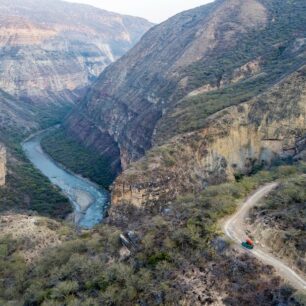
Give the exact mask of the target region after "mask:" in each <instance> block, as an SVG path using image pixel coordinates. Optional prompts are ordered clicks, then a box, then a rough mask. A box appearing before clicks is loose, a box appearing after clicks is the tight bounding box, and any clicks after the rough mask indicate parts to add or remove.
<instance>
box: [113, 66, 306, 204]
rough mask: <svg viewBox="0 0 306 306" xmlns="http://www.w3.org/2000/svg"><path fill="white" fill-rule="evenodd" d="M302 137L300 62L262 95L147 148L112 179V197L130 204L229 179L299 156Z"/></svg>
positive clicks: (305, 115)
mask: <svg viewBox="0 0 306 306" xmlns="http://www.w3.org/2000/svg"><path fill="white" fill-rule="evenodd" d="M305 139H306V66H304V67H303V68H301V69H300V70H299V71H297V72H295V73H293V74H292V75H290V76H289V77H287V78H286V79H285V80H283V81H282V82H280V83H279V84H277V85H275V86H274V87H273V88H272V89H271V90H269V91H268V92H267V93H265V94H262V95H260V96H258V97H256V98H254V99H252V100H250V101H248V102H246V103H243V104H241V105H238V106H233V107H230V108H227V109H225V110H223V111H220V112H219V113H216V114H215V115H213V116H211V117H210V118H208V120H207V123H206V127H205V128H203V129H201V130H199V131H197V132H193V133H187V134H184V135H180V136H178V137H175V138H173V139H171V140H170V142H169V143H167V144H166V145H164V146H161V147H156V148H154V149H152V150H151V151H150V152H149V153H148V154H147V156H146V157H144V158H143V159H141V160H140V161H139V162H136V163H134V164H132V165H131V167H130V168H129V169H128V170H126V171H125V172H123V174H122V175H120V176H119V177H118V178H117V180H116V182H115V184H114V187H113V193H112V195H113V197H112V201H113V203H114V204H120V203H131V204H133V205H136V206H142V205H148V204H150V203H153V204H154V203H159V204H161V203H163V202H167V201H171V200H173V199H175V198H176V197H177V196H178V195H180V194H184V193H187V192H197V191H200V190H201V189H203V188H205V186H207V185H208V184H215V183H220V182H224V181H226V180H233V179H234V176H235V174H240V173H244V174H245V173H248V172H249V171H251V170H252V168H253V167H254V166H255V165H262V164H264V165H267V164H270V163H271V162H272V161H273V160H274V159H276V158H294V157H295V156H299V154H300V152H302V151H303V150H305V143H306V142H305Z"/></svg>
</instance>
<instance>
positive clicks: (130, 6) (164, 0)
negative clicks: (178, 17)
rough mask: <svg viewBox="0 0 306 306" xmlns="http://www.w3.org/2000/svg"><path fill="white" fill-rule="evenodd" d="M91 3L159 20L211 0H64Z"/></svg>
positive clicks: (115, 10)
mask: <svg viewBox="0 0 306 306" xmlns="http://www.w3.org/2000/svg"><path fill="white" fill-rule="evenodd" d="M66 1H69V2H79V3H86V4H91V5H93V6H96V7H100V8H103V9H105V10H108V11H113V12H117V13H121V14H127V15H133V16H139V17H144V18H146V19H148V20H150V21H153V22H156V23H158V22H161V21H164V20H166V19H167V18H169V17H171V16H173V15H175V14H177V13H179V12H181V11H185V10H188V9H190V8H194V7H196V6H200V5H203V4H206V3H208V2H212V0H66Z"/></svg>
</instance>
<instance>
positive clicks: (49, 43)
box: [0, 0, 152, 104]
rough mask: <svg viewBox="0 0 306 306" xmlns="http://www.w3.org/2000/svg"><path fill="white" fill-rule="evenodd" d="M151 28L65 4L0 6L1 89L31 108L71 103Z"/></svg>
mask: <svg viewBox="0 0 306 306" xmlns="http://www.w3.org/2000/svg"><path fill="white" fill-rule="evenodd" d="M151 26H152V24H151V23H150V22H148V21H146V20H144V19H141V18H136V17H129V16H122V15H119V14H115V13H111V12H107V11H104V10H100V9H97V8H94V7H91V6H87V5H81V4H72V3H67V2H63V1H51V2H50V1H46V0H44V1H38V0H37V1H33V0H22V1H21V0H13V1H8V0H1V1H0V54H1V63H0V88H2V89H4V90H5V91H6V92H8V93H9V94H11V95H13V96H14V97H17V98H20V99H23V100H27V101H28V100H30V101H31V102H35V103H43V104H47V103H58V104H59V103H67V102H75V101H76V100H77V98H78V97H79V95H80V94H81V93H82V92H83V91H84V90H85V89H86V88H87V86H88V85H89V84H91V83H92V82H93V81H94V80H95V79H96V78H97V77H98V76H99V74H100V73H101V72H102V71H103V69H104V68H105V67H106V66H108V65H109V64H110V63H112V62H113V61H114V60H116V59H118V58H119V57H120V56H122V55H123V54H124V53H125V52H126V51H128V49H130V48H131V47H132V46H133V45H134V44H135V43H136V42H137V41H138V40H139V39H140V37H141V36H142V35H143V33H145V32H146V31H147V30H148V29H149V28H150V27H151Z"/></svg>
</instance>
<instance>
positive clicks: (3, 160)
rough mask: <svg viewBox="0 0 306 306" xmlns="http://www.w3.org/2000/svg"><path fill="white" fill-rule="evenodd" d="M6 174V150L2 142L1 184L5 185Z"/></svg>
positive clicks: (0, 161)
mask: <svg viewBox="0 0 306 306" xmlns="http://www.w3.org/2000/svg"><path fill="white" fill-rule="evenodd" d="M5 176H6V151H5V148H4V147H3V146H2V145H1V144H0V186H3V185H5Z"/></svg>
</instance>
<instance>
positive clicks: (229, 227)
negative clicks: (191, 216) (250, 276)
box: [223, 183, 306, 290]
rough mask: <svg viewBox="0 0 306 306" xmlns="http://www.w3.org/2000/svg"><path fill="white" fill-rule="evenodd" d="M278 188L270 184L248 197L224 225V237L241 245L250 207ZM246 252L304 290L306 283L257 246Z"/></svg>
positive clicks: (244, 236)
mask: <svg viewBox="0 0 306 306" xmlns="http://www.w3.org/2000/svg"><path fill="white" fill-rule="evenodd" d="M277 186H278V183H271V184H268V185H265V186H263V187H261V188H260V189H258V190H257V191H256V192H255V193H254V194H253V195H252V196H250V197H249V198H248V199H247V200H246V201H245V202H244V203H243V204H242V205H241V206H240V208H239V210H238V211H237V212H236V213H235V214H234V215H233V216H232V217H230V219H228V220H227V221H226V222H225V223H224V225H223V230H224V233H225V235H226V236H227V237H228V238H230V239H231V240H232V241H234V242H236V243H237V244H239V245H241V243H242V241H244V240H245V239H246V238H247V237H246V233H245V228H246V226H245V219H246V217H247V215H248V213H249V211H250V209H251V208H252V207H254V206H255V205H256V204H257V203H258V202H259V201H260V200H261V199H262V198H263V197H264V196H266V195H267V194H269V193H270V192H271V191H272V190H273V189H275V188H276V187H277ZM245 251H246V252H249V253H252V254H253V255H254V256H256V257H257V258H258V259H259V260H261V261H262V262H263V263H265V264H269V265H271V266H273V267H274V268H275V269H276V271H277V272H278V274H279V275H280V276H281V277H283V278H284V279H285V280H286V281H288V283H289V284H291V285H292V286H293V287H294V288H296V289H298V290H306V281H305V280H304V279H303V278H302V277H301V276H299V275H298V274H297V273H296V272H295V271H293V270H292V269H291V268H290V267H288V266H287V265H286V264H285V263H283V262H282V261H280V260H279V259H277V258H276V257H274V256H273V255H272V254H270V253H268V252H267V251H265V250H264V249H262V248H260V247H259V246H255V248H254V249H253V250H252V251H249V250H246V249H245Z"/></svg>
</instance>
